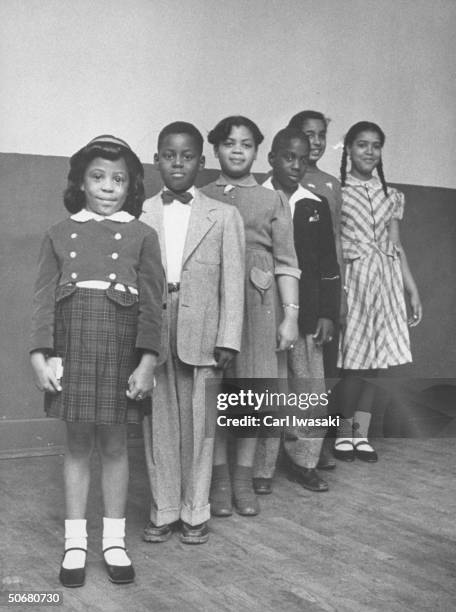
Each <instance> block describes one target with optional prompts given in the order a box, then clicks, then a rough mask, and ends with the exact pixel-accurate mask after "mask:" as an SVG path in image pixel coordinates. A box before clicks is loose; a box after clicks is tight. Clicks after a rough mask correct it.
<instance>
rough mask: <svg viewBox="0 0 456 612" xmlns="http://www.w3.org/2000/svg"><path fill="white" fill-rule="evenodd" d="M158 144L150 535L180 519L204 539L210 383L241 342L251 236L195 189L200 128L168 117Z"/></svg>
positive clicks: (196, 540)
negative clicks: (159, 290)
mask: <svg viewBox="0 0 456 612" xmlns="http://www.w3.org/2000/svg"><path fill="white" fill-rule="evenodd" d="M157 149H158V152H157V153H156V154H155V157H154V160H155V163H156V164H157V166H158V169H159V171H160V174H161V177H162V180H163V182H164V184H165V188H164V189H163V190H162V191H161V192H160V193H159V194H157V195H156V196H154V197H153V198H150V199H149V200H146V202H145V203H144V206H143V214H142V216H141V220H142V221H143V222H145V223H147V224H148V225H150V226H151V227H153V228H154V229H155V230H156V231H157V233H158V237H159V241H160V246H161V251H162V259H163V265H164V268H165V272H166V280H167V285H166V286H167V295H166V298H165V301H166V306H164V311H163V315H164V317H163V336H162V348H161V354H160V358H159V364H161V365H160V367H158V368H157V369H156V371H155V375H156V379H157V386H156V388H155V390H154V393H153V399H152V415H151V416H149V417H147V418H146V419H145V421H144V425H143V427H144V443H145V452H146V462H147V466H148V472H149V479H150V485H151V492H152V505H151V511H150V522H149V523H148V525H147V526H146V527H145V529H144V539H145V540H146V541H147V542H163V541H165V540H167V539H168V538H169V537H170V535H171V531H172V529H171V524H172V523H175V522H176V521H178V520H179V519H180V539H181V541H182V542H184V543H186V544H201V543H204V542H206V541H207V539H208V537H209V533H208V527H207V521H208V519H209V517H210V508H209V501H208V498H209V486H210V480H211V465H212V450H213V442H214V440H213V434H214V428H215V418H216V414H215V412H216V410H215V407H214V410H213V412H211V414H208V415H206V410H205V399H204V391H205V388H204V385H205V380H206V378H214V377H218V376H221V374H222V370H223V369H224V368H225V367H226V365H227V364H228V363H229V361H230V360H231V358H232V357H233V355H234V354H235V353H236V352H237V351H239V348H240V339H241V329H242V314H243V301H244V287H243V278H244V272H243V266H244V248H245V246H244V245H245V238H244V230H243V223H242V219H241V217H240V215H239V213H238V211H237V210H236V209H235V208H234V207H231V206H226V205H225V204H223V203H221V202H217V201H216V200H212V199H211V198H208V197H207V196H205V195H204V194H202V193H201V192H200V191H199V190H198V189H196V188H195V187H194V180H195V178H196V175H197V174H198V172H199V170H201V169H202V168H203V167H204V156H203V155H202V152H203V137H202V135H201V134H200V132H199V131H198V130H197V129H196V128H195V127H194V126H193V125H191V124H189V123H185V122H181V121H179V122H175V123H172V124H170V125H168V126H166V127H165V128H163V130H162V131H161V132H160V134H159V137H158V147H157Z"/></svg>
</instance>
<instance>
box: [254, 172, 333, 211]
mask: <svg viewBox="0 0 456 612" xmlns="http://www.w3.org/2000/svg"><path fill="white" fill-rule="evenodd" d="M263 187H266V189H273V190H274V189H275V188H274V185H273V184H272V176H269V177H268V178H267V179H266V180H265V181H264V183H263ZM304 198H307V199H308V200H316V201H317V202H321V199H320V198H319V197H318V196H316V195H315V194H314V193H312V192H311V191H309V190H308V189H306V188H305V187H303V186H302V185H301V184H299V185H298V188H297V189H296V190H295V191H294V192H293V193H292V194H291V197H290V199H289V202H290V204H295V203H296V202H299V200H304Z"/></svg>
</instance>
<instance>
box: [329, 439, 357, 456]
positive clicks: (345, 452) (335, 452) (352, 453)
mask: <svg viewBox="0 0 456 612" xmlns="http://www.w3.org/2000/svg"><path fill="white" fill-rule="evenodd" d="M340 444H350V442H347V440H343V441H341V442H336V443H335V444H334V450H333V455H334V457H335V458H336V459H339V460H340V461H354V460H355V449H354V446H353V443H351V445H352V447H351V449H349V450H340V449H338V448H337V447H338V446H339V445H340Z"/></svg>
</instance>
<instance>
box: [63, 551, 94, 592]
mask: <svg viewBox="0 0 456 612" xmlns="http://www.w3.org/2000/svg"><path fill="white" fill-rule="evenodd" d="M70 550H82V552H85V553H86V558H87V549H85V548H79V547H77V546H75V547H73V548H67V549H66V551H65V552H64V553H63V558H62V563H63V559H65V555H66V554H67V552H69V551H70ZM59 580H60V582H61V583H62V584H63V586H64V587H68V588H70V589H72V588H75V587H81V586H83V585H84V582H85V563H84V567H76V568H75V569H67V568H66V567H60V573H59Z"/></svg>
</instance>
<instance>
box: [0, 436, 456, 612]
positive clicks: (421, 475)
mask: <svg viewBox="0 0 456 612" xmlns="http://www.w3.org/2000/svg"><path fill="white" fill-rule="evenodd" d="M376 446H377V449H378V451H379V454H380V461H379V463H378V464H375V465H367V464H363V463H361V462H359V461H357V462H355V463H353V464H344V463H340V462H339V463H338V466H337V469H336V470H335V471H334V472H333V473H327V478H328V481H329V483H330V491H329V492H328V493H319V494H318V493H310V492H308V491H305V490H304V489H302V488H300V487H299V485H296V484H294V483H291V482H289V481H288V480H287V479H286V478H285V476H284V475H283V474H280V473H279V474H278V476H277V482H276V486H275V491H274V494H273V495H271V496H268V497H263V498H261V503H262V513H261V515H260V516H258V517H255V518H243V517H240V516H237V515H234V516H233V517H231V518H228V519H213V520H212V521H211V523H210V527H211V537H210V540H209V543H208V544H206V545H203V546H194V547H191V546H185V545H183V544H181V543H180V542H179V540H178V538H177V536H173V538H172V539H171V540H170V541H168V542H166V543H164V544H147V543H145V542H143V541H142V540H141V530H142V527H143V524H144V522H145V521H146V518H147V506H148V499H149V493H148V482H147V479H146V473H145V468H144V464H143V460H142V450H141V448H140V447H136V448H132V449H131V482H130V499H129V506H128V515H127V524H128V534H129V538H128V545H129V550H130V553H131V556H132V558H133V560H134V563H135V568H136V571H137V580H136V583H135V584H134V585H127V586H123V587H122V586H115V585H112V584H110V583H109V582H108V580H107V577H106V574H105V570H104V567H103V564H102V561H101V555H100V544H101V534H100V532H101V529H100V523H101V516H100V515H101V512H100V510H98V509H99V508H100V507H101V506H100V494H99V486H98V483H99V481H98V473H99V472H98V467H97V469H96V475H95V477H94V481H93V484H94V486H93V487H92V491H91V497H90V511H89V516H88V519H89V521H88V522H89V526H88V529H89V556H88V568H87V581H86V585H85V586H84V587H83V588H79V589H75V590H69V589H62V587H61V586H60V584H59V582H58V579H57V573H58V566H59V561H60V555H61V549H62V537H63V527H62V525H63V517H64V508H63V502H62V494H61V465H62V457H61V456H47V457H38V458H37V457H34V458H30V459H10V460H8V459H4V460H1V461H0V470H1V471H0V485H1V515H0V528H1V540H2V546H1V569H0V580H1V582H0V586H1V585H3V586H2V588H3V589H4V590H5V589H6V588H8V585H9V588H10V589H11V588H13V589H14V590H17V591H20V590H27V591H30V590H31V591H43V590H51V591H56V590H58V591H62V590H63V597H64V604H63V607H60V608H56V609H63V610H65V611H67V610H68V611H73V610H74V611H84V612H85V611H88V610H89V611H90V612H98V611H100V612H117V611H119V612H120V611H122V612H124V611H127V610H128V611H129V612H142V611H147V612H162V611H163V612H164V611H168V610H169V611H173V612H175V611H179V612H193V611H195V612H196V611H198V612H200V611H206V610H207V611H210V612H218V611H229V612H231V611H235V612H237V611H240V612H244V611H250V610H252V611H261V612H267V611H270V610H271V611H272V610H274V611H280V612H288V611H289V612H291V611H305V612H321V611H325V612H329V611H336V610H337V611H338V612H339V611H340V612H343V611H350V612H352V611H355V612H358V611H366V612H374V611H376V610H379V611H380V610H381V611H382V612H405V611H408V610H410V611H413V612H417V611H420V610H429V611H432V612H452V611H454V610H456V580H455V578H456V496H455V489H456V487H455V472H456V462H455V455H456V452H455V446H454V440H453V439H432V440H429V439H428V440H417V439H415V440H406V441H402V440H398V439H388V440H381V441H378V443H377V444H376ZM95 485H96V486H95ZM33 608H35V609H44V608H41V607H38V606H28V607H27V608H25V607H20V606H17V605H15V606H12V607H11V608H9V609H11V610H13V609H15V610H20V609H24V610H31V609H33ZM46 609H48V608H46Z"/></svg>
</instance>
